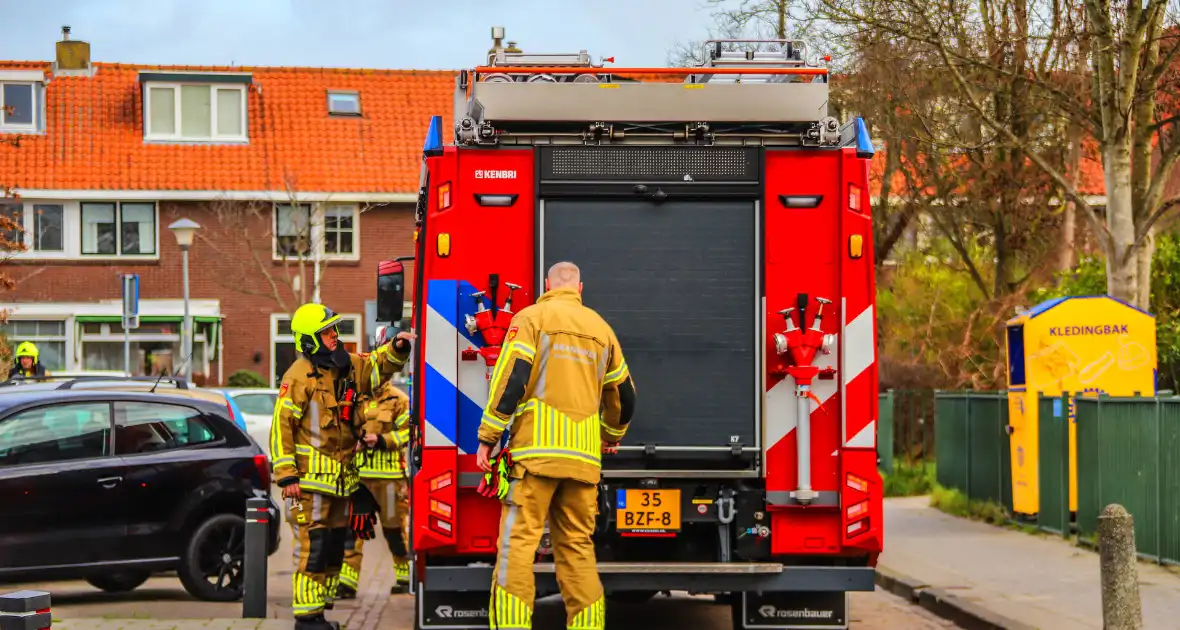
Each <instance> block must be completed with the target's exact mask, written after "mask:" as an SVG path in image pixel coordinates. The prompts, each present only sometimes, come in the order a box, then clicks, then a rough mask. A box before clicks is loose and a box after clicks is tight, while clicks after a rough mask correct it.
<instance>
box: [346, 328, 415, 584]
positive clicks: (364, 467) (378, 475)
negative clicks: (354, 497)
mask: <svg viewBox="0 0 1180 630" xmlns="http://www.w3.org/2000/svg"><path fill="white" fill-rule="evenodd" d="M386 330H388V328H386V327H382V328H380V329H378V332H377V343H378V345H380V344H381V343H384V337H385V331H386ZM369 356H370V360H371V358H372V355H369ZM370 375H371V376H370V378H372V379H373V382H372V383H371V385H372V386H373V387H372V390H373V395H372V396H371V397H369V398H367V399H366V400H365V401H364V403H363V405H362V407H363V408H362V415H363V419H364V425H363V426H362V429H363V430H364V434H365V435H364V441H365V445H366V446H368V447H369V449H371V450H363V451H359V452H358V453H357V454H356V458H357V459H356V466H357V470H358V471H359V476H360V479H361V484H363V485H364V486H365V487H366V488H368V490H369V492H370V493H372V495H373V496H374V497H375V498H376V501H377V504H378V506H379V511H380V514H381V518H380V522H381V533H382V534H383V535H384V536H385V542H386V543H387V544H388V545H389V550H390V552H391V553H392V554H393V567H394V572H395V574H396V580H397V582H396V584H395V585H394V586H393V588H392V589H390V594H391V595H393V594H398V593H406V592H409V583H410V558H409V552H408V550H407V544H406V542H407V541H406V539H405V536H407V535H409V528H408V525H409V518H408V517H409V501H408V500H407V499H408V491H407V488H406V484H407V482H406V459H407V453H406V446H407V444H408V443H409V441H410V398H409V397H408V396H406V394H405V392H403V391H401V390H400V389H398V388H397V387H395V386H394V385H393V383H392V382H391V381H385V382H380V381H378V380H377V378H378V372H377V371H372V372H370ZM377 383H380V384H379V385H377ZM364 542H365V541H364V539H363V538H360V537H357V536H350V537H349V539H348V541H347V542H346V543H345V546H344V567H343V568H342V569H341V570H340V588H339V591H338V593H337V598H338V599H352V598H354V597H356V592H357V588H358V585H359V584H360V578H361V564H362V562H363V560H364Z"/></svg>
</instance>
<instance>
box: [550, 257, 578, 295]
mask: <svg viewBox="0 0 1180 630" xmlns="http://www.w3.org/2000/svg"><path fill="white" fill-rule="evenodd" d="M545 288H546V289H547V290H549V291H554V290H556V289H577V290H578V291H581V290H582V272H581V271H579V270H578V266H577V265H575V264H574V263H572V262H559V263H555V264H554V265H553V266H552V267H550V268H549V275H548V276H546V278H545Z"/></svg>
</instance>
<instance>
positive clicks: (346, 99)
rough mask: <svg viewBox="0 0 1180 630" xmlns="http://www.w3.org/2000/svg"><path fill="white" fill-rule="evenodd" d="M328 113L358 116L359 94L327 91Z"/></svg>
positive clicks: (359, 111)
mask: <svg viewBox="0 0 1180 630" xmlns="http://www.w3.org/2000/svg"><path fill="white" fill-rule="evenodd" d="M328 113H329V114H335V115H337V116H359V115H360V114H361V95H360V94H359V93H357V92H335V91H329V92H328Z"/></svg>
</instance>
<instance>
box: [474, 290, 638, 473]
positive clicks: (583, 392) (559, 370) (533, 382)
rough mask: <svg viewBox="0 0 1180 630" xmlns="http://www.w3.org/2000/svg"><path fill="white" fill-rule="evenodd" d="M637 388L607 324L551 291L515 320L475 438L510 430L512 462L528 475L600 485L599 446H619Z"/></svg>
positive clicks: (490, 438) (491, 439) (573, 297)
mask: <svg viewBox="0 0 1180 630" xmlns="http://www.w3.org/2000/svg"><path fill="white" fill-rule="evenodd" d="M634 408H635V387H634V383H633V381H632V379H631V374H630V371H629V370H628V369H627V362H626V360H625V359H624V358H623V351H622V348H620V346H619V342H618V339H617V338H616V337H615V333H614V331H613V330H612V329H611V327H610V325H609V324H607V323H606V321H604V320H603V319H602V317H601V316H599V315H598V313H596V312H594V311H593V310H592V309H590V308H587V307H586V306H584V305H583V304H582V298H581V295H580V294H579V293H578V292H577V291H575V290H572V289H559V290H556V291H549V292H546V293H545V294H544V295H542V296H541V297H540V298H539V299H538V300H537V303H536V304H534V305H532V306H529V307H526V308H524V309H522V310H521V311H520V312H519V313H517V314H516V316H515V317H514V318H513V319H512V327H511V328H509V329H508V333H507V335H506V336H505V340H504V346H503V349H502V350H501V352H500V358H499V360H498V361H497V362H496V366H495V368H494V369H493V371H492V380H491V384H490V390H489V395H488V404H487V406H486V407H485V408H484V412H483V417H482V418H481V420H480V426H479V440H480V441H481V442H483V443H485V444H495V443H496V442H498V441H499V440H500V437H501V435H502V433H503V432H504V431H505V430H508V429H509V428H511V434H512V437H511V439H510V441H509V448H510V449H511V451H512V458H513V460H514V461H517V462H520V465H521V466H522V467H523V468H524V470H527V471H528V472H530V473H533V474H536V475H542V476H546V477H558V478H569V479H577V480H579V481H584V482H587V483H597V482H598V480H599V478H600V477H601V467H602V466H601V461H602V442H603V441H607V442H618V441H619V440H620V439H622V437H623V436H624V435H625V434H626V432H627V424H628V423H629V422H630V421H631V415H632V413H633V412H634Z"/></svg>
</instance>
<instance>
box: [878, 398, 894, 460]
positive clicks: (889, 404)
mask: <svg viewBox="0 0 1180 630" xmlns="http://www.w3.org/2000/svg"><path fill="white" fill-rule="evenodd" d="M877 459H878V460H879V461H878V467H879V468H880V469H881V472H883V473H886V474H888V473H891V472H893V390H889V391H887V392H884V393H882V394H881V395H880V396H879V399H878V401H877Z"/></svg>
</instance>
